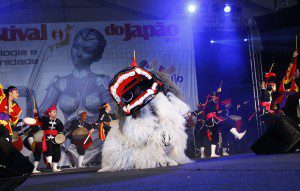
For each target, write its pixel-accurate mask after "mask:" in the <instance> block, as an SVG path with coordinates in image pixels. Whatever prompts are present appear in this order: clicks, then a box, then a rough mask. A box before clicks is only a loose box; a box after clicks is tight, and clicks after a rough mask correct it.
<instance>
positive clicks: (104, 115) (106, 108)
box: [97, 103, 116, 141]
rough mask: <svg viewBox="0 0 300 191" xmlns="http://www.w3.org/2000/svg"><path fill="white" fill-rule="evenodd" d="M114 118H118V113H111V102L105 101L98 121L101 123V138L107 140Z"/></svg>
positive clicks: (100, 109)
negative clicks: (110, 124)
mask: <svg viewBox="0 0 300 191" xmlns="http://www.w3.org/2000/svg"><path fill="white" fill-rule="evenodd" d="M113 120H116V115H115V114H112V113H111V107H110V105H109V103H104V104H102V105H101V106H100V108H99V118H98V120H97V123H100V126H99V131H98V132H99V138H100V139H101V140H102V141H105V138H106V136H107V134H108V132H109V131H110V129H111V127H110V126H109V123H110V122H111V121H113Z"/></svg>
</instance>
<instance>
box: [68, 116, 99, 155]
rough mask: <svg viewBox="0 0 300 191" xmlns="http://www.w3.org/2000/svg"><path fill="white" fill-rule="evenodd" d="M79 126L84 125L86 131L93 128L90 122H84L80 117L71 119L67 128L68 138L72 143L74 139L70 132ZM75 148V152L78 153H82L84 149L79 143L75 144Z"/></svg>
mask: <svg viewBox="0 0 300 191" xmlns="http://www.w3.org/2000/svg"><path fill="white" fill-rule="evenodd" d="M80 127H85V128H86V129H87V130H88V131H89V130H91V129H92V128H93V125H92V124H89V123H87V122H84V121H82V120H80V119H76V120H73V121H72V122H71V124H70V126H69V129H68V132H69V133H68V138H70V140H71V143H73V144H74V139H73V137H72V134H73V132H74V131H75V130H76V129H77V128H80ZM74 145H75V146H76V150H77V153H78V154H79V155H84V154H85V149H84V148H82V147H81V146H80V145H76V144H74Z"/></svg>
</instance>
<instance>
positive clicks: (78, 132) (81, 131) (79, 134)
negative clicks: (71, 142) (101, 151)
mask: <svg viewBox="0 0 300 191" xmlns="http://www.w3.org/2000/svg"><path fill="white" fill-rule="evenodd" d="M87 134H88V130H87V129H86V128H85V127H79V128H77V129H75V130H74V131H73V133H72V137H73V139H76V140H78V139H82V138H84V137H86V136H87Z"/></svg>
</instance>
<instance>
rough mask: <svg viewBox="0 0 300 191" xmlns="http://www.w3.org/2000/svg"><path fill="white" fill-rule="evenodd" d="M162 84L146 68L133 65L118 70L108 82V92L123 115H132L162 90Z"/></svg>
mask: <svg viewBox="0 0 300 191" xmlns="http://www.w3.org/2000/svg"><path fill="white" fill-rule="evenodd" d="M162 86H163V84H162V83H161V82H160V81H159V80H158V79H157V77H156V76H155V75H154V74H152V73H151V72H149V71H148V70H146V69H144V68H142V67H139V66H135V67H128V68H125V69H124V70H121V71H120V72H118V73H117V74H116V75H115V77H114V78H113V79H112V81H111V82H110V84H109V92H110V94H111V95H112V97H113V98H114V100H115V101H116V102H117V103H118V105H119V106H120V107H121V108H122V110H123V112H124V114H125V115H132V113H133V112H134V111H137V110H139V109H141V108H142V107H143V106H145V105H146V104H147V103H148V102H150V101H151V100H152V99H153V98H154V97H155V95H156V94H157V93H158V92H160V91H162Z"/></svg>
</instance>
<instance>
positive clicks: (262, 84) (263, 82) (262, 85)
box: [261, 81, 267, 89]
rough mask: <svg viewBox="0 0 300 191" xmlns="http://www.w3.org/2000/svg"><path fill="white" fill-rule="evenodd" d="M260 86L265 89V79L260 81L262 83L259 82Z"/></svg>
mask: <svg viewBox="0 0 300 191" xmlns="http://www.w3.org/2000/svg"><path fill="white" fill-rule="evenodd" d="M261 88H262V89H266V88H267V87H266V82H265V81H262V83H261Z"/></svg>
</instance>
